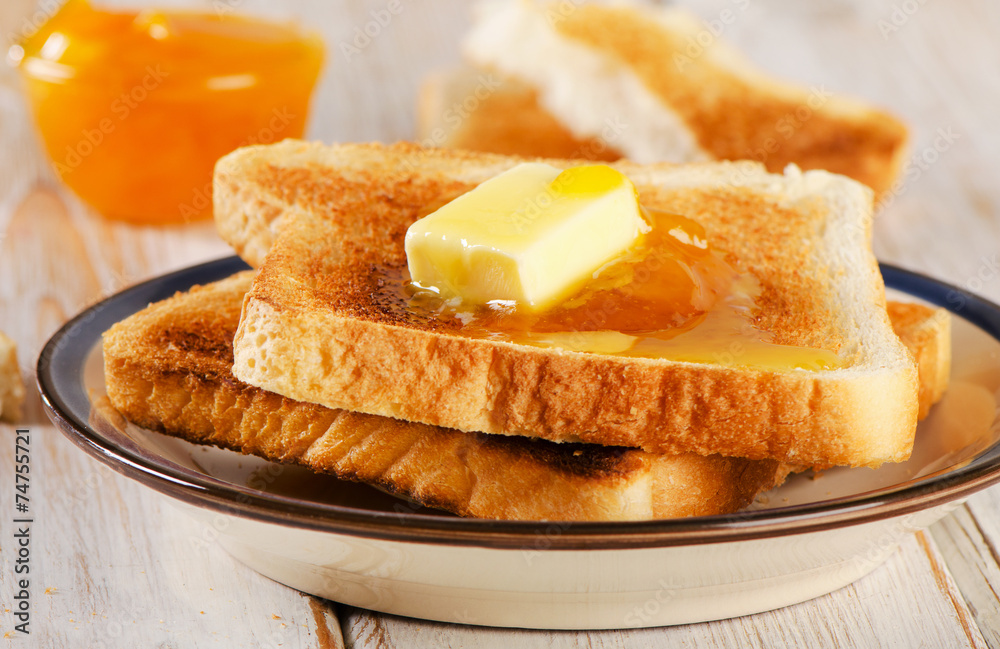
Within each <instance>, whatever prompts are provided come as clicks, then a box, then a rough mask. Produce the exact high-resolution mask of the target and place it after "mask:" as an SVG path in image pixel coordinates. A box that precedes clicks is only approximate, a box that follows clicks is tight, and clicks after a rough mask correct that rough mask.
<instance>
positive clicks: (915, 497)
mask: <svg viewBox="0 0 1000 649" xmlns="http://www.w3.org/2000/svg"><path fill="white" fill-rule="evenodd" d="M248 268H249V266H247V265H246V264H245V263H244V262H243V261H242V260H241V259H239V258H238V257H236V256H232V257H225V258H221V259H216V260H213V261H209V262H205V263H202V264H198V265H195V266H190V267H187V268H183V269H180V270H177V271H174V272H172V273H168V274H165V275H160V276H158V277H154V278H152V279H149V280H147V281H145V282H142V283H140V284H137V285H135V286H133V287H131V288H128V289H125V290H123V291H121V292H119V293H117V294H115V295H113V296H111V297H109V298H107V299H105V300H103V301H101V302H99V303H97V304H95V305H93V306H91V307H90V308H88V309H86V310H84V311H83V312H81V313H80V314H78V315H77V316H76V317H74V318H72V319H71V320H69V321H68V322H67V323H66V324H65V325H63V326H62V327H61V328H60V329H59V330H58V331H57V332H56V333H55V334H53V335H52V337H51V338H50V339H49V340H48V342H47V343H46V344H45V346H44V348H43V349H42V351H41V353H40V355H39V358H38V362H37V380H38V388H39V391H40V393H41V396H42V403H43V406H44V409H45V411H46V414H47V415H48V416H49V418H50V419H51V420H52V421H53V423H54V424H55V425H56V426H57V427H58V428H59V429H60V431H61V432H62V433H63V434H65V435H66V436H67V437H68V438H69V439H70V440H71V441H73V442H74V443H75V444H76V445H77V446H79V447H81V448H82V449H83V450H84V451H85V452H87V453H88V454H90V455H91V456H93V457H94V458H96V459H98V460H99V461H101V462H103V463H104V464H106V465H108V466H109V467H111V468H112V469H114V470H115V471H117V472H119V473H121V474H123V475H125V476H127V477H129V478H132V479H135V480H137V481H138V482H140V483H141V484H144V485H145V486H147V487H150V488H152V489H155V490H156V491H159V492H161V493H164V494H166V495H167V496H170V497H172V498H176V499H179V500H181V501H184V502H187V503H188V504H191V505H195V506H199V507H207V508H210V509H213V510H216V511H220V512H224V513H228V514H232V515H237V516H244V517H248V518H252V519H256V520H261V521H265V522H270V523H276V524H280V525H292V526H296V527H301V528H306V529H312V530H316V531H324V532H332V533H338V534H348V535H352V536H361V537H367V538H377V539H384V540H396V541H407V542H419V543H434V544H451V545H477V546H484V547H493V548H520V549H522V550H523V549H525V548H533V549H534V548H541V549H545V550H549V549H552V550H579V549H629V548H645V547H664V546H677V545H695V544H704V543H721V542H734V541H743V540H750V539H759V538H768V537H775V536H783V535H788V534H803V533H810V532H816V531H822V530H827V529H834V528H838V527H844V526H849V525H859V524H863V523H868V522H873V521H877V520H882V519H887V518H894V517H898V516H905V515H907V514H911V513H914V512H917V511H923V510H926V509H929V508H931V507H935V506H937V505H944V504H947V503H950V502H953V501H956V500H959V499H963V498H965V497H967V496H969V495H971V494H973V493H975V492H977V491H980V490H982V489H985V488H987V487H989V486H991V485H993V484H995V483H997V482H1000V441H998V442H996V443H994V444H993V445H991V446H990V447H989V448H987V449H986V450H984V451H983V452H981V453H980V454H979V455H978V456H977V457H975V458H974V459H972V460H971V461H969V462H968V463H967V464H966V465H965V466H962V467H960V468H958V469H955V470H953V471H949V472H947V473H945V474H943V475H933V476H930V477H928V478H925V479H920V480H916V481H911V482H910V483H904V484H905V486H902V487H900V488H898V489H887V490H879V491H877V492H875V493H873V494H866V495H862V496H854V497H848V498H842V499H835V500H827V501H820V502H815V503H807V504H803V505H795V506H789V507H784V508H776V509H768V510H755V511H743V512H737V513H735V514H726V515H717V516H703V517H695V518H685V519H665V520H650V521H630V522H559V521H541V522H539V521H497V520H489V519H474V518H458V517H454V516H451V515H447V514H441V515H434V514H431V515H428V514H423V513H421V514H414V513H412V512H407V511H398V512H391V513H390V512H379V511H371V510H366V509H362V508H354V507H347V506H342V505H330V504H324V503H313V502H310V501H305V500H300V499H295V498H290V497H287V496H281V495H278V494H271V493H267V492H263V491H259V490H255V489H252V488H249V487H242V486H239V485H234V484H231V483H226V482H223V481H221V480H218V479H216V478H212V477H210V476H205V475H203V474H200V473H197V472H195V471H192V470H190V469H187V468H185V467H181V466H180V465H176V464H174V463H172V462H169V461H167V460H162V461H161V462H157V461H156V460H155V458H152V457H147V455H151V454H148V453H145V452H143V451H142V450H141V449H139V448H138V447H135V446H134V445H132V448H128V447H127V446H128V445H115V444H114V443H113V442H112V441H111V440H108V439H107V438H106V437H105V436H104V435H102V434H101V433H100V432H99V431H97V430H95V429H94V428H93V427H92V426H91V425H90V423H89V421H88V418H89V411H90V407H89V404H90V401H89V396H88V395H86V394H85V392H84V389H83V381H82V372H83V367H84V363H85V361H86V358H87V355H88V354H89V352H90V350H91V349H92V348H93V345H94V344H96V343H97V341H98V340H99V339H100V336H101V333H103V332H104V331H105V330H106V329H107V328H109V327H110V326H111V325H112V324H114V323H115V322H117V321H118V320H121V319H122V318H124V317H127V316H128V315H131V314H132V313H134V312H135V311H137V310H139V309H141V308H143V307H145V305H146V304H148V303H150V302H154V301H157V300H160V299H164V298H166V297H169V296H170V295H173V294H174V293H175V292H177V291H183V290H187V289H188V288H190V287H191V286H193V285H194V284H203V283H206V282H211V281H215V280H218V279H222V278H224V277H228V276H230V275H232V274H233V273H235V272H238V271H240V270H246V269H248ZM880 268H881V271H882V276H883V278H884V280H885V283H886V286H887V287H888V288H894V289H897V290H900V291H902V292H904V293H906V294H908V295H909V296H911V297H914V298H918V299H922V300H924V301H926V302H929V303H931V304H935V305H937V306H940V307H943V308H945V309H947V310H948V311H950V312H951V313H953V314H955V315H957V316H959V317H962V318H964V319H965V320H967V321H968V322H970V323H972V324H973V325H975V326H977V327H978V328H980V329H981V330H983V331H984V332H985V333H987V334H988V335H989V336H991V337H992V338H994V339H996V340H998V341H1000V306H997V305H996V304H994V303H992V302H990V301H988V300H985V299H983V298H981V297H978V296H976V295H973V294H971V293H969V292H968V291H965V290H963V289H961V288H958V287H956V286H953V285H950V284H947V283H944V282H941V281H939V280H936V279H933V278H931V277H928V276H926V275H923V274H921V273H917V272H914V271H910V270H905V269H903V268H900V267H897V266H893V265H889V264H880ZM84 404H85V405H84ZM84 407H85V408H86V413H82V412H81V410H82V409H83V408H84ZM401 509H405V508H401ZM540 541H541V543H540Z"/></svg>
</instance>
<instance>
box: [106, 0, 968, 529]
mask: <svg viewBox="0 0 1000 649" xmlns="http://www.w3.org/2000/svg"><path fill="white" fill-rule="evenodd" d="M706 38H707V40H706ZM465 52H466V56H467V59H468V61H469V62H470V63H471V64H472V66H474V67H467V68H464V69H462V70H460V71H457V72H452V73H448V74H445V75H438V76H435V77H433V78H431V79H429V80H428V82H427V83H426V84H425V86H424V88H423V92H422V95H421V101H420V106H419V108H418V123H419V128H420V131H421V132H420V138H421V139H422V141H423V142H424V143H425V144H426V145H428V146H425V147H421V146H416V145H411V144H397V145H391V146H386V145H379V144H368V145H363V144H356V145H340V146H321V145H315V144H306V143H302V142H295V141H286V142H283V143H279V144H276V145H270V146H258V147H249V148H245V149H241V150H238V151H236V152H234V153H232V154H230V155H228V156H226V157H225V158H223V159H222V160H220V162H219V164H218V165H217V168H216V176H215V185H214V201H215V217H216V224H217V227H218V230H219V233H220V234H221V235H222V237H223V238H224V239H225V240H226V241H227V242H229V243H230V244H231V245H232V246H233V248H234V249H235V250H236V252H237V253H238V254H239V255H240V256H241V257H242V258H243V259H244V260H246V261H247V263H248V264H249V265H250V266H251V267H253V268H254V269H255V270H253V271H247V272H244V273H240V274H238V275H235V276H233V277H231V278H229V279H226V280H223V281H220V282H216V283H214V284H211V285H207V286H201V287H195V288H193V289H192V290H191V291H189V292H187V293H183V294H178V295H175V296H174V297H172V298H170V299H168V300H165V301H163V302H160V303H157V304H153V305H150V306H149V307H148V308H147V309H145V310H144V311H142V312H140V313H137V314H135V315H134V316H132V317H130V318H128V319H127V320H125V321H123V322H121V323H119V324H118V325H116V326H115V327H113V328H112V329H111V330H109V331H108V332H107V333H106V334H105V344H104V353H105V374H106V380H107V388H108V395H109V397H110V399H111V401H112V403H113V405H114V406H115V407H116V408H117V409H118V410H119V411H120V412H121V413H122V414H123V415H125V417H126V418H127V419H129V420H131V421H133V422H135V423H137V424H139V425H141V426H144V427H147V428H150V429H152V430H157V431H160V432H163V433H166V434H169V435H174V436H177V437H181V438H184V439H187V440H189V441H192V442H196V443H201V444H214V445H217V446H221V447H224V448H229V449H232V450H235V451H239V452H242V453H249V454H254V455H258V456H260V457H264V458H267V459H270V460H274V461H278V462H290V463H297V464H300V465H303V466H306V467H309V468H310V469H312V470H315V471H318V472H323V473H329V474H332V475H335V476H338V477H340V478H344V479H349V480H355V481H361V482H365V483H369V484H372V485H375V486H377V487H379V488H382V489H384V490H387V491H390V492H393V493H396V494H399V495H401V496H404V497H406V498H409V499H411V500H413V501H416V502H419V503H421V504H424V505H428V506H432V507H438V508H441V509H444V510H447V511H450V512H453V513H455V514H458V515H462V516H476V517H484V518H500V519H523V520H546V519H547V520H567V521H569V520H643V519H654V518H670V517H681V516H698V515H710V514H721V513H729V512H734V511H737V510H739V509H741V508H743V507H745V506H747V505H748V504H749V503H751V502H752V501H753V500H754V498H755V497H756V496H757V495H758V494H760V493H762V492H764V491H767V490H769V489H771V488H773V487H774V486H776V485H779V484H780V483H781V482H782V481H783V480H784V479H785V478H786V476H787V475H788V474H789V473H790V472H792V471H799V470H804V469H809V468H825V467H830V466H836V465H847V466H868V467H877V466H879V465H880V464H882V463H884V462H898V461H901V460H904V459H905V458H906V457H907V456H908V454H909V452H910V448H911V446H912V443H913V437H914V431H915V427H916V421H917V419H918V418H922V417H924V416H926V414H927V412H928V410H929V409H930V407H931V405H932V404H933V403H934V402H935V401H937V399H938V398H940V396H941V393H942V391H943V390H944V389H945V386H946V385H947V381H948V370H949V361H950V344H949V342H950V341H949V335H950V331H949V329H950V328H949V319H948V316H947V313H946V312H945V311H943V310H941V309H932V308H929V307H925V306H922V305H917V304H902V303H888V304H887V303H886V300H885V294H884V286H883V283H882V279H881V276H880V274H879V271H878V266H877V263H876V261H875V258H874V256H873V255H872V252H871V245H870V234H871V219H872V211H873V197H874V196H876V195H878V194H882V193H885V192H886V191H888V190H889V189H890V188H891V186H892V184H893V182H895V180H896V178H897V177H898V175H899V172H900V167H901V165H902V162H903V157H904V153H905V148H906V142H907V132H906V128H905V127H904V126H903V125H902V124H901V123H900V121H899V120H897V119H896V118H894V117H892V116H891V115H888V114H886V113H884V112H882V111H880V110H878V109H875V108H873V107H870V106H867V105H865V104H864V103H862V102H858V101H854V100H848V99H844V98H842V97H837V96H833V95H831V94H830V93H828V92H827V91H826V90H825V89H824V88H822V87H819V88H800V87H795V86H792V85H789V84H785V83H781V82H778V81H776V80H774V79H771V78H769V77H767V76H766V75H764V74H763V73H761V72H759V71H757V70H755V69H753V68H752V66H750V65H749V64H747V63H746V61H745V60H744V59H743V57H742V56H741V55H739V54H738V53H737V52H735V51H734V50H732V49H731V48H729V47H728V46H726V45H725V44H724V43H722V42H721V41H720V40H719V39H718V35H717V34H715V33H713V32H712V31H711V30H708V28H707V27H706V26H705V25H703V24H702V23H700V22H698V21H697V20H696V19H694V18H693V17H691V16H690V15H689V14H687V13H685V12H683V11H681V10H677V9H672V8H670V9H662V8H651V7H639V6H629V5H623V4H619V5H616V6H613V7H609V6H601V5H596V4H586V3H584V4H581V3H549V2H537V1H535V0H513V1H495V2H491V3H487V4H484V5H483V6H482V7H481V8H480V10H479V16H478V18H477V21H476V24H475V26H474V27H473V29H472V31H471V33H470V34H469V36H468V38H467V41H466V43H465ZM473 99H474V101H471V103H470V100H473ZM434 147H445V148H434ZM539 158H544V159H546V160H545V161H546V162H548V163H550V164H552V165H553V166H556V167H558V168H561V169H565V168H568V167H570V166H573V165H577V164H580V163H581V162H583V161H584V160H605V161H617V162H614V163H613V166H614V167H615V168H616V169H618V171H620V172H622V173H623V174H624V175H625V176H626V177H627V178H629V179H630V180H631V181H632V182H633V183H634V184H635V186H636V188H637V190H638V193H639V198H640V201H641V203H642V205H643V206H644V207H646V208H649V209H653V210H662V211H666V212H671V213H676V214H682V215H685V216H688V217H690V218H692V219H695V220H696V221H697V222H698V223H700V224H701V225H703V226H704V228H705V231H706V233H707V236H708V237H709V239H710V240H711V242H712V245H713V246H714V247H715V248H717V249H718V250H721V251H724V252H725V255H726V258H727V260H728V261H729V262H731V263H732V264H733V265H734V266H735V267H738V268H739V269H740V271H741V272H743V273H746V274H748V275H749V276H752V277H753V278H754V281H755V282H757V284H758V285H759V291H758V292H757V293H756V294H755V297H754V308H753V309H752V311H751V312H750V313H748V314H747V316H746V317H747V323H746V324H747V326H748V327H751V328H752V329H753V330H755V331H759V332H766V334H767V336H768V337H769V340H770V341H771V342H772V343H773V344H775V345H778V346H781V347H782V348H784V349H801V348H807V349H817V350H823V351H824V352H825V353H829V354H832V355H834V356H835V358H836V359H837V362H836V363H835V364H834V365H833V366H824V367H800V366H793V365H788V366H784V365H782V364H781V363H777V364H773V363H772V364H769V363H761V362H760V358H759V357H757V356H754V355H753V354H748V353H746V348H745V346H744V345H743V343H744V342H745V341H742V340H740V339H736V340H727V341H722V342H719V343H718V344H719V349H718V350H717V353H714V354H712V355H711V356H712V360H711V361H710V362H709V361H705V360H704V359H694V360H692V359H691V358H686V357H685V356H683V354H682V355H680V356H677V357H671V356H669V355H668V356H665V357H655V358H650V357H636V356H634V355H633V356H630V355H624V354H616V353H610V352H595V351H579V350H575V349H573V348H571V347H560V346H558V345H555V346H553V345H534V344H530V343H527V342H525V341H517V340H510V339H506V338H504V337H502V336H500V337H491V336H486V337H484V336H481V335H475V336H474V335H470V333H469V331H468V330H466V329H464V328H463V325H462V323H461V322H456V321H455V320H454V319H451V320H448V319H442V318H436V317H428V314H427V313H426V312H424V311H421V310H414V309H413V308H411V303H410V302H409V301H408V298H407V293H406V291H404V290H401V287H404V286H405V284H406V282H407V278H408V275H407V260H406V256H405V252H404V246H403V240H404V235H405V233H406V231H407V228H408V227H409V226H410V224H412V223H413V222H414V221H416V220H417V219H418V218H420V217H422V216H425V215H427V214H428V213H430V212H432V211H433V210H435V209H436V208H438V207H440V206H442V205H444V204H445V203H447V202H448V201H450V200H452V199H454V198H456V197H458V196H460V195H462V194H464V193H466V192H468V191H470V190H471V189H473V188H474V187H476V186H477V185H479V184H480V183H482V182H484V181H486V180H488V179H490V178H492V177H494V176H496V175H497V174H500V173H502V172H504V171H506V170H509V169H511V168H512V167H514V166H516V165H518V164H519V163H522V162H524V161H525V160H534V159H539ZM626 159H627V160H626ZM726 160H731V161H734V162H720V161H726ZM660 161H671V162H673V163H684V164H669V163H666V162H660ZM800 169H804V170H806V171H804V172H803V171H800ZM824 170H825V171H824ZM829 172H833V173H829ZM837 174H843V175H837ZM844 176H848V177H850V178H853V179H854V180H851V179H850V178H848V177H844ZM855 181H858V182H855ZM866 186H867V187H866ZM678 340H683V338H682V337H679V338H678Z"/></svg>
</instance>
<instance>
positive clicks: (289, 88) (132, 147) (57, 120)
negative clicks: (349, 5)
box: [8, 0, 323, 223]
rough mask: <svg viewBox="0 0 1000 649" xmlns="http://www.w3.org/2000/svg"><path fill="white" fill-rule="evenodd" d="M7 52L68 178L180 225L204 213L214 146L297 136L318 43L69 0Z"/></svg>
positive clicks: (140, 219) (108, 208) (78, 188)
mask: <svg viewBox="0 0 1000 649" xmlns="http://www.w3.org/2000/svg"><path fill="white" fill-rule="evenodd" d="M8 61H9V62H11V63H13V64H15V65H17V66H18V68H19V69H20V71H21V74H22V76H23V78H24V80H25V85H26V90H27V94H28V98H29V101H30V103H31V106H32V109H33V112H34V116H35V120H36V123H37V125H38V130H39V132H40V133H41V136H42V141H43V142H44V144H45V148H46V149H47V151H48V153H49V156H50V158H51V160H52V163H53V165H54V166H55V169H56V171H57V173H58V174H59V176H60V177H61V178H62V179H63V181H65V183H66V184H67V185H68V186H69V187H70V188H72V189H73V190H74V191H75V192H76V193H77V194H78V195H79V196H80V197H81V198H82V199H83V200H85V201H86V202H88V203H89V204H90V205H92V206H93V207H94V208H95V209H96V210H97V211H99V212H100V213H102V214H104V215H105V216H108V217H110V218H114V219H120V220H125V221H131V222H134V223H177V222H184V221H189V220H193V219H198V218H205V217H208V216H211V213H212V200H211V194H212V191H211V187H212V184H211V183H212V169H213V167H214V165H215V161H216V160H217V159H218V158H219V157H220V156H222V155H224V154H226V153H228V152H230V151H232V150H233V149H235V148H238V147H240V146H245V145H249V144H258V143H268V142H273V141H276V140H281V139H284V138H286V137H301V136H302V133H303V131H304V129H305V124H306V117H307V114H308V109H309V99H310V96H311V94H312V89H313V86H314V85H315V83H316V79H317V77H318V75H319V71H320V67H321V65H322V61H323V44H322V41H321V40H320V39H319V37H318V36H317V35H315V34H312V33H308V32H305V31H303V30H302V29H300V28H299V27H297V26H296V25H294V24H285V23H278V22H271V21H266V20H261V19H256V18H250V17H245V16H239V15H235V14H233V13H232V12H224V13H197V12H185V11H170V12H168V11H157V10H145V11H139V12H121V11H108V10H103V9H99V8H95V7H92V6H91V5H90V4H89V3H88V2H87V1H86V0H68V2H66V4H65V5H64V6H63V7H62V8H61V9H60V10H59V12H58V13H57V14H56V15H55V16H53V17H52V19H51V20H49V21H48V22H47V23H46V24H45V25H44V26H43V27H42V28H41V29H40V30H39V31H38V32H37V33H35V34H33V35H32V36H30V37H28V38H27V39H26V40H25V41H24V42H22V43H20V44H18V45H14V46H13V47H12V48H11V50H10V51H9V53H8Z"/></svg>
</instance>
